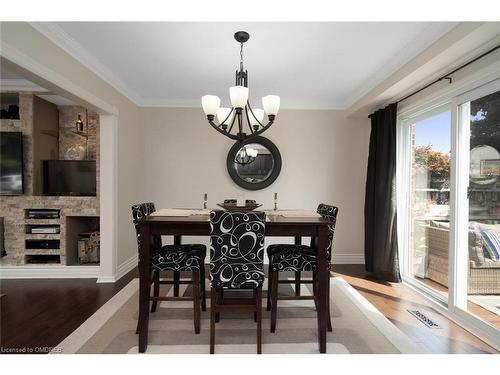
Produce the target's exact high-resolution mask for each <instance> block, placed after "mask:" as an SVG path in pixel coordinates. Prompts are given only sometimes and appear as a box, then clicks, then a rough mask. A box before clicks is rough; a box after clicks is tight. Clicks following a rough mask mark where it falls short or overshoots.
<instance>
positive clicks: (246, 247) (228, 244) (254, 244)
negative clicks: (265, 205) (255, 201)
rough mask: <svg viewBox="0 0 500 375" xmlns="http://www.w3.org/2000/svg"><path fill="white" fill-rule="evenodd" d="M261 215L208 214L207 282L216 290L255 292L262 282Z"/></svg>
mask: <svg viewBox="0 0 500 375" xmlns="http://www.w3.org/2000/svg"><path fill="white" fill-rule="evenodd" d="M264 232H265V214H264V213H263V212H229V211H212V212H211V213H210V281H211V283H212V286H213V287H218V288H237V289H242V288H258V287H260V286H262V283H263V281H264Z"/></svg>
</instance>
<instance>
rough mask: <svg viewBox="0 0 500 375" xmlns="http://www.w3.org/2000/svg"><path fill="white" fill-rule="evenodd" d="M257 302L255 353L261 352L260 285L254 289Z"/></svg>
mask: <svg viewBox="0 0 500 375" xmlns="http://www.w3.org/2000/svg"><path fill="white" fill-rule="evenodd" d="M255 298H256V301H255V302H256V304H257V311H256V313H257V354H262V286H260V287H258V288H257V289H256V296H255Z"/></svg>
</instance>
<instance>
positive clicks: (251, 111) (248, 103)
mask: <svg viewBox="0 0 500 375" xmlns="http://www.w3.org/2000/svg"><path fill="white" fill-rule="evenodd" d="M247 105H248V108H249V109H250V113H251V114H252V116H253V118H254V119H255V120H256V121H257V123H258V124H259V125H260V126H262V127H263V126H264V125H263V124H262V123H261V122H260V121H259V119H258V118H257V116H255V115H254V113H253V110H252V107H251V106H250V102H249V101H247Z"/></svg>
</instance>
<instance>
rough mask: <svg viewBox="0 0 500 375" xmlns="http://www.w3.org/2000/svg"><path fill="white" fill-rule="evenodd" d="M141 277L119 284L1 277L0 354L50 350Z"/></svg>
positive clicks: (132, 274) (129, 277)
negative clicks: (7, 278)
mask: <svg viewBox="0 0 500 375" xmlns="http://www.w3.org/2000/svg"><path fill="white" fill-rule="evenodd" d="M134 277H138V272H137V271H135V270H134V271H131V272H129V273H128V274H127V275H125V276H124V277H122V278H121V279H120V280H119V281H118V282H116V283H103V284H97V283H96V280H95V279H31V280H0V283H1V284H0V291H1V293H2V294H5V296H3V297H2V298H1V299H0V311H1V315H0V353H8V352H9V350H11V349H14V350H16V349H20V350H21V352H22V350H25V352H26V351H29V352H31V353H47V352H49V351H50V350H51V348H52V347H54V346H56V345H57V344H59V343H60V342H61V341H62V340H63V339H64V338H65V337H66V336H68V335H69V334H70V333H71V332H73V331H74V330H75V329H76V328H78V327H79V326H80V324H82V323H83V322H84V321H85V320H87V319H88V318H89V317H90V316H91V315H92V314H93V313H94V312H96V311H97V310H98V309H99V308H100V307H101V306H102V305H104V304H105V303H106V302H107V301H108V300H109V299H110V298H111V297H113V296H114V295H115V294H116V293H118V292H119V291H120V290H121V289H122V288H123V287H124V286H125V285H127V284H128V283H129V282H130V280H132V279H133V278H134Z"/></svg>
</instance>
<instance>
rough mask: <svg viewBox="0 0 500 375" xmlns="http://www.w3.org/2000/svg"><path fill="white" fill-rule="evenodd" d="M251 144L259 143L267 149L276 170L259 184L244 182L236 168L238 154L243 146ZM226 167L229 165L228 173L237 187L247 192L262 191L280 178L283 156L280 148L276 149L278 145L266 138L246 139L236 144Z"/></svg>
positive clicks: (228, 156)
mask: <svg viewBox="0 0 500 375" xmlns="http://www.w3.org/2000/svg"><path fill="white" fill-rule="evenodd" d="M251 143H258V144H260V145H262V146H264V147H265V148H267V149H268V150H269V152H270V153H271V155H272V156H273V159H274V168H273V171H272V173H271V174H270V175H269V177H268V178H266V179H265V180H264V181H261V182H257V183H251V182H247V181H244V180H243V179H242V178H241V177H240V176H239V175H238V172H237V171H236V168H235V166H234V158H235V157H236V154H237V152H238V151H239V150H240V149H241V148H242V147H243V146H245V145H248V144H251ZM226 165H227V171H228V172H229V176H231V179H232V180H233V181H234V182H235V183H236V185H238V186H240V187H242V188H243V189H247V190H260V189H264V188H266V187H268V186H269V185H271V184H272V183H273V182H274V181H276V179H277V178H278V176H279V174H280V172H281V154H280V151H279V150H278V147H276V145H275V144H274V143H273V142H271V141H270V140H269V139H267V138H266V137H261V136H257V137H252V138H250V139H246V140H244V141H243V142H236V143H235V144H234V145H233V147H231V149H230V150H229V152H228V153H227V159H226Z"/></svg>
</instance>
